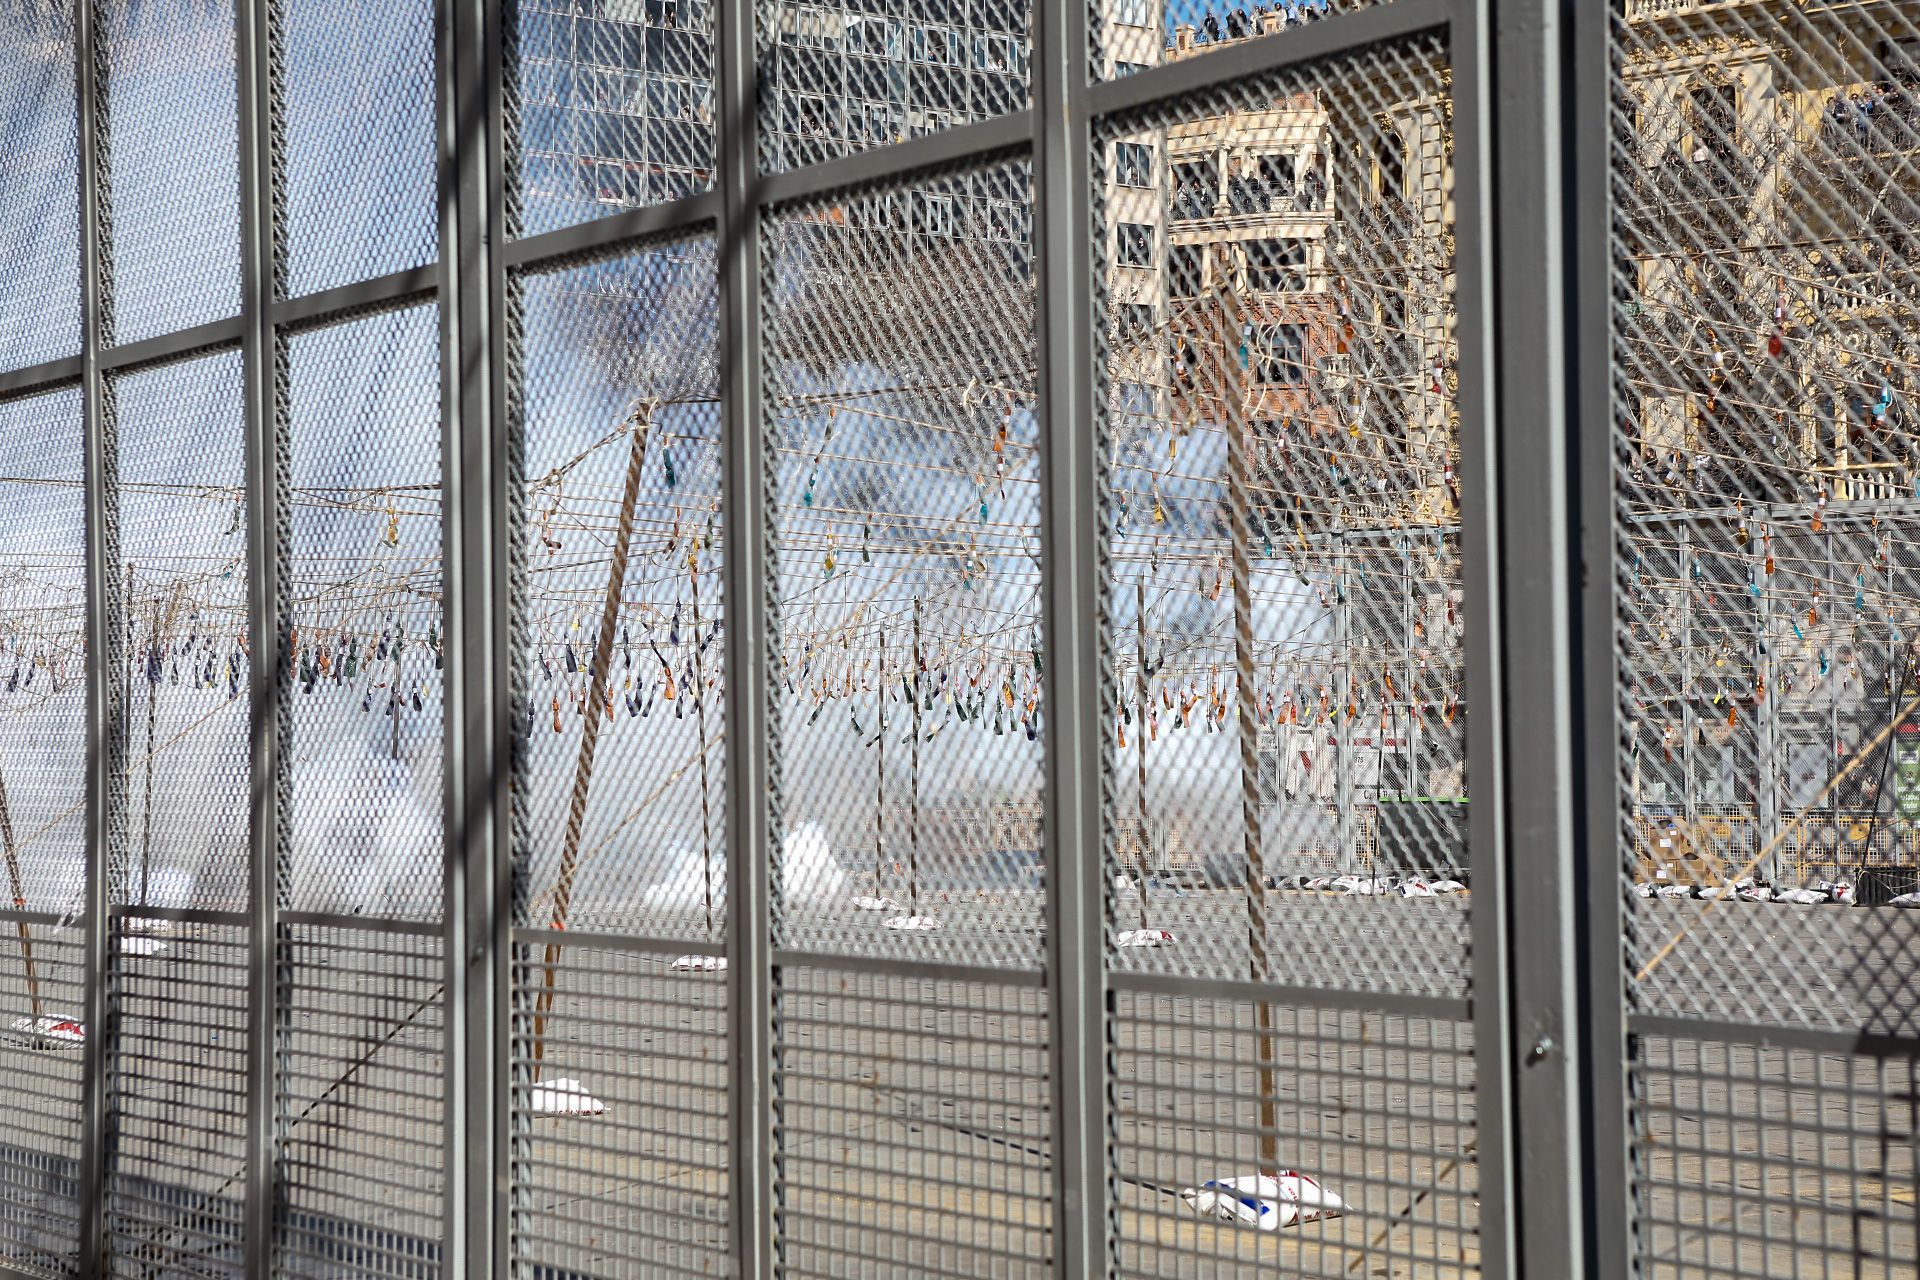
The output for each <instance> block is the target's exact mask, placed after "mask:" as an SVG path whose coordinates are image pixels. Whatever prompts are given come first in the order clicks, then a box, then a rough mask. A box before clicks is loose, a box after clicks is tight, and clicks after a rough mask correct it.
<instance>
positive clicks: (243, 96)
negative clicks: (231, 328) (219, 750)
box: [235, 0, 291, 1276]
mask: <svg viewBox="0 0 1920 1280" xmlns="http://www.w3.org/2000/svg"><path fill="white" fill-rule="evenodd" d="M277 16H278V3H277V0H241V2H240V3H238V4H237V5H236V6H235V21H236V24H237V29H236V32H235V36H236V41H235V48H236V53H237V65H236V77H235V78H236V81H237V87H238V91H239V103H238V117H239V132H240V156H239V158H240V251H241V256H240V316H241V339H240V343H241V353H242V358H243V371H242V374H241V404H242V410H243V413H244V416H245V431H246V464H245V465H246V500H247V501H246V505H247V532H246V536H247V634H248V635H249V636H250V637H252V641H253V652H252V655H251V659H250V661H249V664H248V699H249V707H250V710H251V714H252V722H251V726H250V729H251V758H250V762H249V774H248V777H249V782H250V787H251V792H250V803H249V842H248V848H247V858H248V870H249V875H248V915H249V928H248V981H247V1082H246V1084H247V1107H246V1115H247V1139H246V1179H245V1189H246V1206H247V1210H246V1223H247V1238H246V1272H247V1274H248V1275H255V1276H268V1275H271V1274H272V1271H273V1234H274V1227H275V1225H276V1222H277V1219H278V1216H279V1215H278V1212H277V1206H276V1204H275V1197H276V1195H277V1192H278V1190H279V1185H280V1184H279V1179H278V1176H277V1169H276V1162H277V1158H278V1153H279V1142H280V1133H279V1123H280V1117H279V1114H278V1108H277V1106H276V1098H277V1094H278V1087H277V1085H278V1068H279V1050H280V1038H281V1032H280V1025H279V1021H280V1014H281V1010H282V1008H283V1004H284V1002H283V1001H282V1000H281V994H282V986H283V982H284V980H285V975H284V974H283V973H282V971H281V963H282V955H281V946H280V938H279V929H280V923H279V909H280V895H281V869H282V867H281V859H282V857H283V855H284V851H285V847H286V833H285V832H284V831H283V830H282V824H283V822H284V821H285V818H286V813H285V803H284V802H285V798H286V786H285V784H286V778H285V774H284V769H285V764H286V755H287V752H286V748H287V745H288V735H289V732H290V729H291V726H290V724H289V723H288V722H287V718H286V704H285V694H286V687H287V683H288V681H287V669H286V668H287V663H286V641H287V627H288V620H287V605H286V598H285V593H284V591H283V589H282V587H283V584H282V582H281V574H282V569H283V565H282V560H281V557H282V555H283V554H284V551H285V548H286V538H287V529H286V527H285V522H286V511H285V508H284V504H283V501H282V498H283V495H282V494H281V492H280V478H281V474H282V472H283V470H284V467H283V463H284V459H283V458H282V457H281V456H280V455H281V450H282V441H281V436H282V432H281V429H280V425H281V424H280V422H279V413H278V403H277V384H278V381H279V375H280V373H281V368H280V366H281V364H282V362H283V360H284V358H285V353H284V351H283V350H282V349H281V345H280V338H279V335H278V334H277V333H276V332H275V329H274V324H273V314H272V304H273V301H274V297H275V295H276V291H277V286H278V284H279V282H280V281H281V279H282V278H283V276H282V272H281V263H282V260H283V259H282V254H283V247H282V245H281V243H280V235H279V232H280V218H279V189H280V184H279V182H278V176H279V175H278V172H277V167H276V166H277V164H278V160H279V148H278V145H277V143H278V137H277V129H278V123H277V119H276V116H277V93H276V86H275V84H274V77H275V75H276V67H277V66H278V58H277V57H276V50H275V45H276V43H277V42H276V33H275V30H274V24H275V22H276V20H277Z"/></svg>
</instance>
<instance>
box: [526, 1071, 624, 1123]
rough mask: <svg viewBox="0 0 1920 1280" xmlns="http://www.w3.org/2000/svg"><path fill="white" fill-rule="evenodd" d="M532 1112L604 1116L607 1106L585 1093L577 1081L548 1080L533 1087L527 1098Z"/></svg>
mask: <svg viewBox="0 0 1920 1280" xmlns="http://www.w3.org/2000/svg"><path fill="white" fill-rule="evenodd" d="M529 1103H530V1105H531V1107H532V1109H533V1110H535V1111H539V1112H542V1113H544V1114H546V1115H554V1116H599V1115H605V1114H606V1111H607V1104H606V1103H604V1102H602V1101H600V1099H598V1098H596V1097H594V1096H593V1095H592V1094H590V1093H588V1092H587V1087H586V1086H585V1085H583V1084H581V1083H580V1082H579V1081H578V1080H574V1079H566V1080H549V1081H546V1082H544V1083H542V1084H536V1085H535V1086H533V1093H532V1095H531V1097H530V1098H529Z"/></svg>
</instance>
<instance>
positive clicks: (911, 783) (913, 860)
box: [907, 596, 927, 916]
mask: <svg viewBox="0 0 1920 1280" xmlns="http://www.w3.org/2000/svg"><path fill="white" fill-rule="evenodd" d="M907 661H908V666H909V672H908V675H909V679H908V687H909V688H911V689H912V690H913V706H912V707H911V708H910V709H909V710H910V714H911V719H910V720H909V722H908V723H909V725H910V727H911V730H912V733H913V736H912V737H911V738H909V739H908V741H907V914H908V915H910V916H917V915H919V914H920V700H921V697H922V696H923V695H922V693H921V689H920V685H921V682H922V680H923V678H924V676H925V674H926V669H927V659H926V655H925V654H924V653H922V652H921V650H920V597H919V596H915V597H914V598H913V650H912V653H911V656H910V657H909V658H908V659H907Z"/></svg>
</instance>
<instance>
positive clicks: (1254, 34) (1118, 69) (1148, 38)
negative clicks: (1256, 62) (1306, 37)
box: [1088, 0, 1380, 80]
mask: <svg viewBox="0 0 1920 1280" xmlns="http://www.w3.org/2000/svg"><path fill="white" fill-rule="evenodd" d="M1377 3H1380V0H1269V2H1267V3H1252V4H1237V5H1228V4H1211V3H1206V2H1205V0H1169V2H1168V3H1163V4H1152V3H1148V0H1089V4H1088V18H1089V20H1090V22H1091V23H1092V31H1093V65H1092V68H1091V69H1092V72H1093V76H1094V79H1096V80H1114V79H1119V78H1120V77H1122V76H1130V75H1133V74H1135V73H1137V72H1140V71H1145V70H1146V69H1147V68H1149V67H1157V66H1161V65H1163V64H1164V63H1168V62H1173V61H1176V60H1178V59H1181V58H1191V57H1195V56H1197V55H1201V54H1208V53H1213V52H1215V51H1217V50H1220V49H1227V48H1232V47H1233V46H1234V45H1238V44H1244V43H1246V42H1247V41H1248V40H1257V39H1262V38H1264V37H1268V36H1278V37H1280V38H1282V39H1284V38H1285V37H1286V35H1287V33H1289V32H1294V31H1299V30H1301V29H1303V28H1305V27H1308V26H1311V25H1313V24H1315V23H1318V22H1320V21H1321V20H1322V19H1325V18H1331V17H1335V16H1337V15H1339V14H1342V13H1350V12H1352V11H1353V10H1355V9H1362V8H1366V7H1368V6H1370V5H1373V4H1377Z"/></svg>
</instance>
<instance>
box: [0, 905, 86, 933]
mask: <svg viewBox="0 0 1920 1280" xmlns="http://www.w3.org/2000/svg"><path fill="white" fill-rule="evenodd" d="M83 919H85V917H84V916H76V917H74V918H73V919H72V920H68V919H67V918H66V917H65V916H62V915H59V914H58V913H56V912H52V911H24V910H18V909H16V908H13V907H7V908H4V909H0V921H14V920H17V921H19V922H20V923H21V924H44V925H48V926H51V927H55V928H58V927H59V926H60V925H61V924H62V923H65V924H78V923H79V922H80V921H81V920H83Z"/></svg>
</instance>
